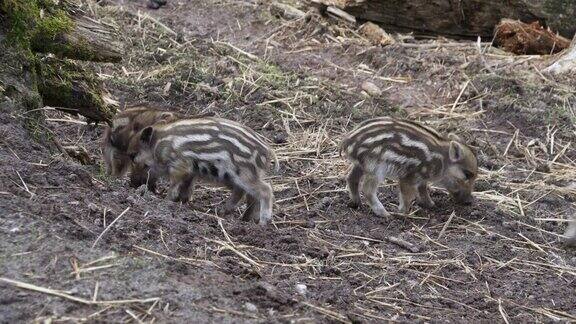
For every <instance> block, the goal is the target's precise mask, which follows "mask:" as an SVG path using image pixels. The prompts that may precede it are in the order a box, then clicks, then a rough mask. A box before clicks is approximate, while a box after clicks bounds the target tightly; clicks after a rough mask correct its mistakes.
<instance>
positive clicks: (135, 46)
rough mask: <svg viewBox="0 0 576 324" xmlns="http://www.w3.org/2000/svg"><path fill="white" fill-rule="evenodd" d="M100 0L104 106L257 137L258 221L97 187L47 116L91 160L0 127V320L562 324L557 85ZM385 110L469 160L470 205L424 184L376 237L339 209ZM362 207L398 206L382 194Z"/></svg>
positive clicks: (328, 26)
mask: <svg viewBox="0 0 576 324" xmlns="http://www.w3.org/2000/svg"><path fill="white" fill-rule="evenodd" d="M106 3H107V4H106V5H105V6H101V5H97V4H95V3H92V2H89V3H88V4H87V5H86V10H87V11H88V12H91V13H92V14H93V15H94V17H95V18H96V19H100V20H102V21H104V22H106V23H109V24H111V25H113V26H115V27H116V28H117V29H118V30H119V31H120V33H121V37H122V38H123V40H124V42H125V44H126V49H127V53H126V58H125V60H124V61H123V62H122V63H120V64H116V65H111V64H93V65H92V66H93V68H94V69H96V71H97V72H98V73H99V75H100V77H101V78H103V79H104V80H105V82H106V86H107V88H108V90H109V91H110V92H111V93H112V94H113V95H114V96H115V97H116V98H125V99H126V101H127V102H129V103H135V102H145V103H150V104H154V105H159V106H162V107H165V108H166V109H169V110H174V111H180V112H185V113H190V114H195V113H201V112H213V113H215V114H217V115H219V116H222V117H226V118H231V119H234V120H238V121H241V122H243V123H245V124H247V125H249V126H250V127H252V128H254V129H255V130H257V131H258V132H260V133H262V134H263V135H265V136H266V137H268V138H270V139H271V141H273V142H274V143H275V144H274V149H275V150H276V152H277V155H278V156H279V158H280V162H281V168H280V171H279V173H277V174H272V175H271V182H272V183H273V185H274V189H275V195H276V201H277V204H276V206H275V215H274V221H273V224H272V225H270V226H269V227H267V228H263V227H260V226H258V225H255V224H248V223H244V222H241V221H240V220H239V216H240V213H241V210H239V211H238V212H237V213H236V214H234V215H229V216H222V215H217V213H216V211H215V209H216V207H218V206H220V205H221V203H222V202H223V200H224V199H225V198H226V197H227V195H228V194H229V193H227V192H226V191H225V190H224V189H218V188H212V187H204V186H202V185H200V186H198V187H197V188H196V190H195V193H194V197H193V201H192V202H191V203H190V204H189V205H180V204H177V203H172V202H170V201H168V200H166V199H164V192H160V193H159V194H152V193H149V192H145V191H144V190H142V188H141V189H133V188H130V187H129V186H128V184H127V179H119V180H114V179H110V178H108V177H106V176H105V173H104V171H103V167H102V161H101V157H100V149H99V142H100V137H101V135H102V133H103V127H102V126H97V127H94V126H86V125H85V123H84V122H83V121H82V120H81V119H74V118H73V117H70V116H68V115H65V114H62V113H59V112H56V111H54V110H46V111H45V113H46V116H47V118H48V120H49V121H48V122H47V124H48V128H49V130H48V131H49V132H52V133H54V134H55V135H57V137H58V138H59V140H60V142H61V143H62V144H64V145H80V146H83V147H85V148H86V149H87V150H88V152H89V153H90V156H91V157H92V159H93V163H92V164H89V165H80V164H78V163H77V162H75V161H73V160H72V159H70V158H68V157H64V156H63V155H62V154H60V153H59V152H58V151H56V150H52V151H51V150H48V149H46V148H45V147H44V146H42V145H40V144H38V142H36V141H35V139H33V138H32V136H30V135H29V134H28V133H27V132H26V131H25V130H24V129H23V128H22V127H20V126H19V124H17V123H15V122H14V120H15V117H16V116H15V114H14V112H11V111H0V215H1V216H0V277H1V279H0V322H5V323H15V322H33V321H45V320H52V321H72V322H77V321H89V322H135V323H137V322H138V323H139V322H153V321H155V322H187V323H190V322H194V323H198V322H354V323H360V322H378V321H382V320H385V319H387V320H393V321H401V322H414V321H417V322H444V321H450V322H472V321H473V322H494V321H499V322H502V321H508V322H511V323H519V322H552V321H563V322H566V321H576V307H575V306H576V294H575V293H574V292H575V289H576V252H575V250H574V249H569V248H567V247H565V246H564V245H563V244H562V237H561V236H562V233H563V231H564V229H565V227H566V222H565V220H566V219H567V218H569V217H571V215H573V214H574V213H575V209H576V205H575V204H574V197H575V194H576V182H574V179H575V176H576V163H575V159H576V151H575V149H574V145H573V143H572V140H573V139H574V136H575V127H574V121H575V120H576V90H574V89H576V87H575V86H576V81H574V79H573V78H569V77H568V76H566V77H554V76H550V75H542V74H541V73H540V72H539V70H540V69H541V68H542V67H543V66H545V63H546V62H545V61H544V60H543V59H542V58H539V57H518V56H510V55H508V54H506V53H504V52H501V51H499V50H497V49H494V48H484V47H483V48H482V50H481V51H482V54H480V51H479V50H478V48H477V47H475V44H474V43H470V42H461V43H459V44H455V43H453V41H450V40H434V41H430V40H413V39H410V38H409V37H406V36H407V35H403V36H405V38H407V39H406V40H405V42H406V43H409V44H410V45H407V46H406V45H393V46H388V47H384V48H382V47H375V46H372V45H371V44H369V43H368V42H367V41H366V40H364V39H363V38H361V37H360V36H359V35H358V34H357V33H356V27H354V26H350V25H347V24H346V23H344V22H342V21H339V20H337V19H335V18H330V17H323V16H319V15H318V14H314V13H310V14H309V15H307V16H306V17H305V18H302V19H300V20H286V19H284V18H281V17H275V16H273V15H272V14H271V13H270V11H269V5H268V4H267V3H266V2H265V3H257V2H252V1H232V0H198V1H183V0H180V1H174V0H168V5H167V6H166V7H163V8H162V9H160V10H157V11H150V10H148V9H147V8H146V6H145V2H144V1H127V0H126V1H122V0H115V1H106ZM292 4H293V5H296V6H299V4H298V3H294V2H292ZM301 8H302V9H303V10H305V11H306V10H307V8H306V7H304V6H302V5H301ZM447 43H448V44H447ZM364 81H370V82H372V83H374V84H375V85H376V86H378V87H379V88H380V89H381V90H382V95H380V96H375V97H370V96H367V95H366V94H363V93H362V89H361V85H362V83H363V82H364ZM387 115H391V116H398V117H407V118H411V119H414V120H420V121H422V122H424V123H426V124H428V125H430V126H432V127H435V128H437V129H439V130H441V131H442V132H450V131H454V132H456V133H458V134H459V135H460V136H461V137H463V138H464V139H466V141H467V142H468V143H470V144H471V145H472V146H473V147H474V148H475V149H476V150H477V151H478V152H479V159H480V167H481V169H482V172H481V175H480V177H479V180H478V183H477V187H476V193H475V197H476V202H475V204H474V205H473V206H467V207H461V206H458V205H455V204H454V203H453V202H452V200H451V199H450V198H449V197H448V195H447V194H446V193H445V192H444V191H443V190H441V189H439V188H436V189H434V190H433V193H432V196H433V199H434V200H435V201H436V203H437V207H435V208H434V209H433V210H429V211H425V210H420V209H418V208H414V212H413V213H412V214H411V215H410V216H408V217H405V216H401V215H396V216H395V217H394V218H393V219H391V220H390V221H387V220H385V219H381V218H378V217H377V216H375V215H373V214H371V213H370V211H369V209H368V208H367V207H366V206H363V207H362V208H360V209H358V210H352V209H349V208H348V207H347V203H348V197H347V194H346V191H345V182H344V175H345V172H346V168H347V164H346V162H345V161H344V160H343V159H341V158H340V157H339V156H338V149H337V147H338V143H339V139H340V138H341V136H342V134H343V133H344V132H345V131H347V130H350V129H351V128H352V127H353V126H354V125H355V124H356V123H358V122H360V121H362V120H364V119H366V118H370V117H374V116H387ZM380 198H381V200H382V201H383V202H384V203H385V205H386V206H387V208H388V209H389V210H396V208H397V205H396V203H397V201H396V199H397V198H396V192H395V185H394V184H393V183H387V184H385V185H383V186H382V188H381V192H380ZM119 216H120V217H119ZM118 217H119V219H117V218H118ZM112 221H115V223H114V224H113V225H112V226H110V227H109V229H108V231H107V232H105V233H104V235H102V237H101V238H100V239H99V240H98V241H97V238H98V237H99V235H100V234H101V233H102V232H103V231H104V229H106V228H107V227H108V226H109V225H110V223H111V222H112ZM391 238H392V239H391ZM394 239H398V240H399V241H400V243H399V244H398V243H394V242H397V241H395V240H394ZM95 242H96V244H95V246H94V248H92V245H93V244H94V243H95ZM405 243H408V244H409V245H407V244H405ZM23 283H25V284H28V285H30V286H25V287H22V284H23ZM302 285H305V291H303V289H304V286H302ZM299 290H300V291H299Z"/></svg>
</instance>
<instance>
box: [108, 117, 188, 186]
mask: <svg viewBox="0 0 576 324" xmlns="http://www.w3.org/2000/svg"><path fill="white" fill-rule="evenodd" d="M180 118H181V116H179V115H178V114H176V113H172V112H168V111H163V110H158V109H154V108H150V107H144V106H135V107H131V108H128V109H126V110H124V111H121V112H119V113H118V114H117V115H116V116H115V117H114V119H113V121H112V127H107V128H106V130H105V131H104V139H103V141H102V152H103V156H104V164H105V166H106V171H107V173H108V174H109V175H111V176H113V177H121V176H123V175H125V174H126V173H127V172H128V171H130V185H131V186H132V187H139V186H141V185H143V184H147V186H148V189H150V190H151V191H155V189H156V181H157V177H156V175H155V174H153V173H151V172H150V170H148V168H147V167H146V166H145V165H141V164H137V163H133V161H132V160H131V159H130V157H129V155H128V153H127V150H128V145H129V143H130V140H131V139H132V137H134V136H136V134H138V133H139V132H140V131H141V130H142V129H143V128H145V127H148V126H151V125H154V124H157V123H166V122H171V121H175V120H177V119H180Z"/></svg>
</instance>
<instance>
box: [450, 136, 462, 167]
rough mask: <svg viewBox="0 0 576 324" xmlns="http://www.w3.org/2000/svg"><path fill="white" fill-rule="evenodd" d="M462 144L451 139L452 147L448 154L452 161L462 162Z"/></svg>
mask: <svg viewBox="0 0 576 324" xmlns="http://www.w3.org/2000/svg"><path fill="white" fill-rule="evenodd" d="M462 151H463V150H462V144H460V143H458V142H456V141H450V148H449V150H448V155H449V157H450V161H451V162H460V161H462V158H463V156H464V153H463V152H462Z"/></svg>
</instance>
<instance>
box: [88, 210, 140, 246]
mask: <svg viewBox="0 0 576 324" xmlns="http://www.w3.org/2000/svg"><path fill="white" fill-rule="evenodd" d="M128 210H130V207H127V208H126V209H124V211H123V212H122V213H121V214H120V215H118V217H116V219H114V220H113V221H112V223H110V225H108V227H106V228H105V229H104V230H103V231H102V233H100V235H98V237H97V238H96V241H94V244H92V247H91V249H93V248H94V247H95V246H96V244H97V243H98V241H100V239H101V238H102V236H104V234H106V232H108V230H109V229H110V228H111V227H112V225H114V223H116V221H118V220H119V219H120V217H122V216H123V215H124V214H126V212H128Z"/></svg>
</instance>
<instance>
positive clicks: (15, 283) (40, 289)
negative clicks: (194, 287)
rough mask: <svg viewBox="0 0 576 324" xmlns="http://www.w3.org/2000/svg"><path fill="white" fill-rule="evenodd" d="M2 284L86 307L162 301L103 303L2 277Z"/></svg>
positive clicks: (114, 301) (125, 300)
mask: <svg viewBox="0 0 576 324" xmlns="http://www.w3.org/2000/svg"><path fill="white" fill-rule="evenodd" d="M0 282H5V283H7V284H10V285H12V286H15V287H18V288H22V289H28V290H32V291H37V292H41V293H44V294H48V295H53V296H58V297H62V298H65V299H68V300H72V301H75V302H77V303H81V304H85V305H122V304H133V303H150V302H154V301H157V300H160V298H158V297H153V298H146V299H119V300H108V301H103V300H101V301H94V300H88V299H84V298H80V297H75V296H72V295H69V294H66V293H64V292H61V291H58V290H54V289H50V288H44V287H40V286H36V285H33V284H29V283H25V282H22V281H17V280H12V279H8V278H2V277H0Z"/></svg>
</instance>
